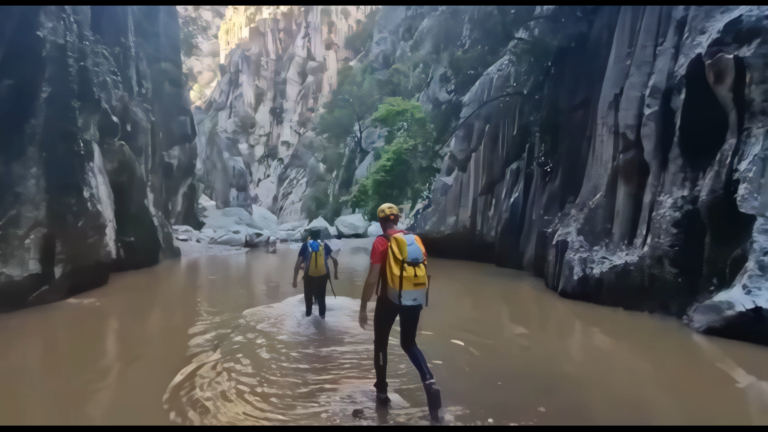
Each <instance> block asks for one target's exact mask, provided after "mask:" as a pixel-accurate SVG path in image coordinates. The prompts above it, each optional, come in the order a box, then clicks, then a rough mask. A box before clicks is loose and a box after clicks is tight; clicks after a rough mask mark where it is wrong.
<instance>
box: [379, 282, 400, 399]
mask: <svg viewBox="0 0 768 432" xmlns="http://www.w3.org/2000/svg"><path fill="white" fill-rule="evenodd" d="M397 312H398V310H397V305H396V304H394V303H392V301H391V300H389V299H388V298H387V297H386V295H380V296H379V297H378V298H377V299H376V310H375V312H374V313H373V368H374V369H375V370H376V383H375V384H374V385H373V386H374V387H376V391H377V392H379V393H387V346H388V345H389V332H390V331H391V330H392V325H393V324H394V323H395V318H397Z"/></svg>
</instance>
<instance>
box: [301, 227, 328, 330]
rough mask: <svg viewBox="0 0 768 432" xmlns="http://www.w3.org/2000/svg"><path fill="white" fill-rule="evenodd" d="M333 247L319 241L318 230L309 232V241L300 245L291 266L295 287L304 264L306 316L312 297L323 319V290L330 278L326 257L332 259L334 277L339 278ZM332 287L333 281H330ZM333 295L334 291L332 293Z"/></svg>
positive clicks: (309, 309) (310, 307) (309, 312)
mask: <svg viewBox="0 0 768 432" xmlns="http://www.w3.org/2000/svg"><path fill="white" fill-rule="evenodd" d="M332 253H333V249H331V247H330V246H328V243H326V242H324V241H323V242H321V241H320V230H312V231H310V232H309V241H307V242H306V243H304V244H303V245H301V250H299V257H298V258H297V259H296V266H295V267H294V268H293V287H294V288H296V287H297V286H298V283H297V282H296V279H297V278H298V277H299V270H300V269H301V267H302V263H303V264H304V303H305V304H306V306H307V316H311V315H312V298H313V297H314V298H315V300H317V307H318V309H320V318H322V319H325V291H326V287H327V285H328V281H329V280H330V279H331V270H330V268H328V258H330V259H331V261H333V270H334V278H335V279H337V280H338V279H339V261H338V260H336V258H334V257H333V256H331V254H332ZM331 289H333V283H331ZM334 295H335V293H334Z"/></svg>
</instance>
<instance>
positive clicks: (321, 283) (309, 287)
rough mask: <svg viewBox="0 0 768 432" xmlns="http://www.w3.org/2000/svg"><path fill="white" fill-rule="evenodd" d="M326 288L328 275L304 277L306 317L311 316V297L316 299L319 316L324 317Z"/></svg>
mask: <svg viewBox="0 0 768 432" xmlns="http://www.w3.org/2000/svg"><path fill="white" fill-rule="evenodd" d="M327 286H328V275H325V276H309V275H304V303H305V304H306V306H307V316H310V315H312V297H313V296H314V297H315V299H317V307H318V308H319V309H320V316H325V289H326V287H327Z"/></svg>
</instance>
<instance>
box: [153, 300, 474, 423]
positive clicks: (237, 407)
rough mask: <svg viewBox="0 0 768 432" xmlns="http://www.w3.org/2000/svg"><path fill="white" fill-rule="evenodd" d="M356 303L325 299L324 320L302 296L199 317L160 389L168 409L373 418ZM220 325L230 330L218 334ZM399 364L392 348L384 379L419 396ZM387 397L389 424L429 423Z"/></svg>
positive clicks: (233, 419) (186, 416)
mask: <svg viewBox="0 0 768 432" xmlns="http://www.w3.org/2000/svg"><path fill="white" fill-rule="evenodd" d="M358 308H359V300H356V299H352V298H349V297H339V298H337V299H334V298H329V299H328V304H327V316H328V318H329V319H327V320H321V319H320V318H319V317H318V316H316V315H315V316H312V317H309V318H308V317H306V316H304V297H303V295H297V296H294V297H290V298H288V299H286V300H284V301H282V302H280V303H276V304H271V305H266V306H259V307H256V308H253V309H250V310H247V311H245V313H244V314H243V317H242V319H239V320H236V321H235V320H233V321H232V322H229V323H228V325H226V326H222V323H221V322H213V321H212V320H211V319H210V318H209V317H202V318H201V320H200V322H199V324H198V325H196V326H195V327H194V328H193V329H192V330H193V331H192V333H191V335H192V336H193V339H192V341H191V342H190V352H189V354H190V355H193V356H195V357H194V359H193V360H192V362H191V364H190V365H189V366H187V367H186V368H184V369H183V370H182V371H181V372H180V373H179V374H178V375H177V376H176V378H175V379H174V381H173V382H172V383H171V385H170V386H169V387H168V392H167V393H166V395H165V397H164V402H165V404H166V408H167V409H169V410H170V411H171V414H170V416H171V418H172V419H173V420H174V421H176V422H178V423H191V424H247V423H254V424H271V423H278V424H279V423H284V424H334V423H359V422H362V423H368V422H372V423H374V424H375V423H376V422H377V421H378V417H376V416H375V415H373V411H372V410H371V409H370V407H372V406H373V402H374V398H373V391H372V387H371V366H372V353H371V340H372V333H371V332H370V331H364V330H362V329H361V328H360V327H359V325H358V323H357V321H358V320H357V310H358ZM371 312H372V311H371ZM222 327H227V328H229V329H231V331H229V332H228V334H227V336H226V337H224V336H223V335H222V334H221V333H222V330H221V329H222ZM407 364H408V363H407V358H406V357H405V355H402V354H401V355H395V356H393V358H392V359H391V360H390V366H389V367H390V370H391V372H392V373H391V374H390V378H389V381H390V383H391V385H392V387H393V388H396V389H398V390H397V391H405V392H406V393H408V396H413V397H415V398H418V397H419V395H418V392H419V391H421V388H420V387H419V388H418V389H416V390H417V391H415V392H412V391H409V390H411V387H413V384H418V381H416V382H410V381H411V380H410V379H409V378H411V377H410V376H409V374H408V373H407V372H409V370H408V369H407V368H406V365H407ZM409 384H410V385H409ZM401 389H402V390H401ZM397 391H396V392H397ZM411 393H413V394H411ZM392 399H393V404H392V410H391V411H390V413H389V414H390V415H389V417H392V418H388V419H387V420H386V421H387V422H388V423H408V424H417V423H424V424H428V423H429V421H428V420H429V419H428V416H427V413H426V411H425V410H423V409H419V408H413V407H410V405H409V404H408V403H407V402H405V400H404V399H403V398H401V397H399V395H397V394H393V395H392ZM358 408H361V409H363V411H364V412H365V411H366V410H365V409H366V408H368V411H369V416H365V415H364V416H363V418H361V419H359V420H356V419H354V418H352V416H351V415H350V414H351V413H352V411H353V410H355V409H358ZM447 411H448V412H449V413H456V412H461V411H460V410H457V409H455V408H448V409H447Z"/></svg>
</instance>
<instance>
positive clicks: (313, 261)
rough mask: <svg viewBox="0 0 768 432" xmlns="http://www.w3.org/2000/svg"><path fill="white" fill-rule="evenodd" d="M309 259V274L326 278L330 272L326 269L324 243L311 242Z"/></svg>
mask: <svg viewBox="0 0 768 432" xmlns="http://www.w3.org/2000/svg"><path fill="white" fill-rule="evenodd" d="M308 246H309V251H308V253H309V259H308V260H307V261H308V262H307V273H306V274H308V275H310V276H324V275H326V274H327V273H328V272H327V271H326V267H325V265H326V264H325V250H324V248H323V245H322V243H320V242H316V241H314V240H311V241H310V242H309V245H308Z"/></svg>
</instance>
